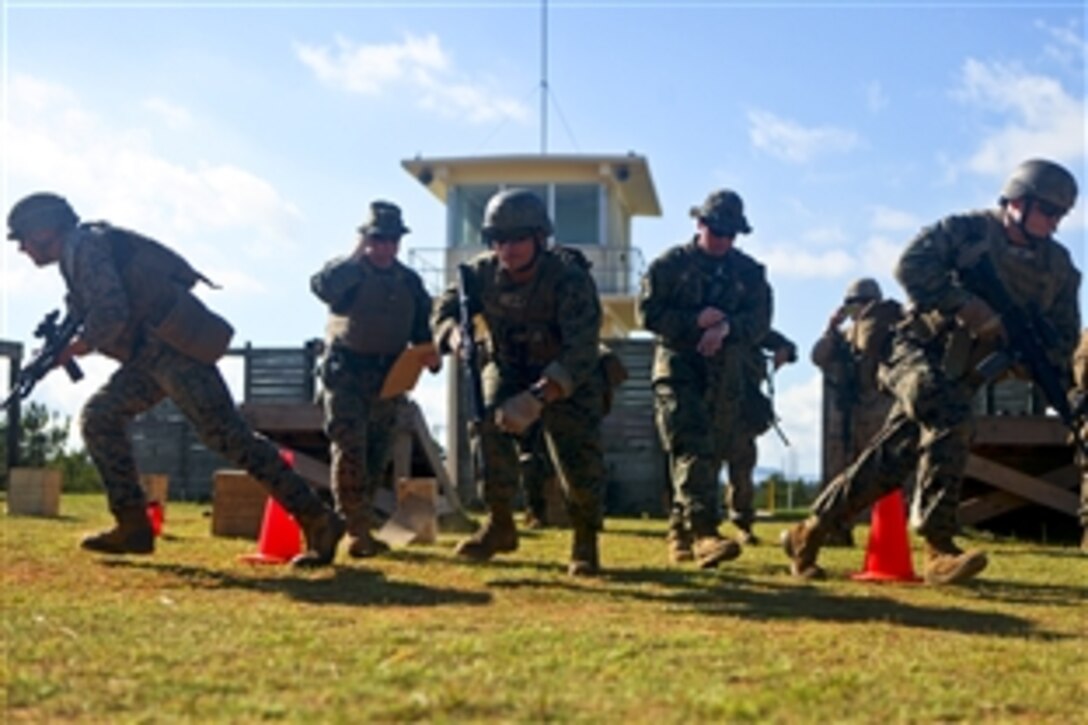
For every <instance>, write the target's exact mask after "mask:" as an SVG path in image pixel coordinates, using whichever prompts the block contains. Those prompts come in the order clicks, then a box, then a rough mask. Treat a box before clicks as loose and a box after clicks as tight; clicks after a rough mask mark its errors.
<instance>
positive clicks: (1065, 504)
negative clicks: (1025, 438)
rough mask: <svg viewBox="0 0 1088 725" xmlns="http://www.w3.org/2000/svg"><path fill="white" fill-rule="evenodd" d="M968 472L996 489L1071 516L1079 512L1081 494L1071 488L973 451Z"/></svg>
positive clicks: (965, 472)
mask: <svg viewBox="0 0 1088 725" xmlns="http://www.w3.org/2000/svg"><path fill="white" fill-rule="evenodd" d="M964 475H967V476H971V477H972V478H977V479H979V480H980V481H985V482H986V483H989V484H991V485H992V486H995V487H996V488H999V489H1001V490H1003V491H1008V492H1009V493H1013V494H1015V495H1017V496H1020V497H1021V498H1024V499H1027V500H1029V501H1032V502H1034V503H1037V504H1041V505H1043V506H1046V507H1048V508H1052V509H1054V510H1055V511H1060V512H1061V513H1064V514H1069V515H1070V516H1076V515H1077V507H1078V505H1079V501H1078V499H1077V496H1075V495H1074V494H1072V493H1070V492H1069V491H1066V490H1064V489H1062V488H1061V487H1060V486H1056V485H1054V484H1052V483H1049V482H1047V481H1045V480H1043V479H1041V478H1036V477H1034V476H1029V475H1028V474H1026V473H1022V472H1020V471H1017V470H1016V469H1015V468H1009V467H1008V466H1004V465H1002V464H1000V463H996V462H994V461H991V460H989V459H986V458H983V457H981V456H977V455H975V454H973V453H972V454H971V455H970V456H968V458H967V469H966V470H965V471H964Z"/></svg>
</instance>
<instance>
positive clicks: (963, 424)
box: [783, 161, 1080, 583]
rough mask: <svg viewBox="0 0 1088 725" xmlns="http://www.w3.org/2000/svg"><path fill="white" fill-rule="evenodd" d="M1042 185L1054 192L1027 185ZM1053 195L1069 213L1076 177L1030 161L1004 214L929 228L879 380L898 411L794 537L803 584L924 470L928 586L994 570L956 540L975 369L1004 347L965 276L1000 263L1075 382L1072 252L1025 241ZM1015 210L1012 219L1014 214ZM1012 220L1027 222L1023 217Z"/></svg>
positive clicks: (792, 548) (912, 252) (1011, 187)
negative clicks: (826, 550)
mask: <svg viewBox="0 0 1088 725" xmlns="http://www.w3.org/2000/svg"><path fill="white" fill-rule="evenodd" d="M1040 168H1042V171H1039V169H1040ZM1040 177H1042V178H1043V180H1044V181H1045V182H1046V185H1045V186H1043V185H1036V186H1035V187H1033V186H1032V185H1031V184H1030V183H1027V182H1024V179H1025V178H1026V179H1027V181H1028V182H1034V181H1037V180H1038V178H1040ZM1040 188H1041V189H1042V190H1039V189H1040ZM1054 188H1056V189H1057V191H1052V189H1054ZM1046 193H1048V194H1050V196H1052V197H1054V198H1055V199H1056V200H1057V201H1055V202H1052V204H1054V205H1055V206H1057V207H1058V213H1059V214H1060V213H1064V212H1063V211H1062V210H1067V209H1068V208H1069V207H1071V206H1072V204H1073V200H1074V199H1075V197H1076V185H1075V182H1074V181H1073V180H1072V176H1071V175H1070V174H1069V173H1068V172H1067V171H1065V170H1064V169H1062V168H1061V167H1058V166H1057V165H1055V164H1051V163H1049V162H1037V161H1031V162H1026V163H1025V164H1022V165H1021V167H1020V168H1018V169H1017V171H1016V172H1015V173H1014V175H1013V177H1012V178H1011V179H1010V181H1009V183H1008V184H1007V185H1006V191H1005V192H1004V193H1003V196H1002V199H1001V201H1002V206H1003V208H1002V209H1000V210H996V211H978V212H971V213H967V214H962V215H954V216H950V217H948V218H946V219H944V220H942V221H940V222H939V223H937V224H936V225H934V226H932V227H929V228H926V229H924V230H923V231H922V232H921V233H920V234H919V235H918V236H917V237H916V238H915V239H914V240H913V241H912V242H911V243H910V244H909V245H908V247H907V248H906V250H905V251H904V253H903V255H902V257H901V258H900V261H899V265H898V268H897V270H896V274H897V277H898V279H899V281H900V283H901V284H902V285H903V287H904V288H905V289H906V291H907V294H908V295H909V297H910V299H911V301H912V303H913V309H912V311H911V314H910V315H909V317H908V319H907V320H906V321H905V322H904V323H903V324H902V325H901V326H900V327H899V328H898V329H897V333H896V336H895V338H894V343H893V348H892V354H891V358H890V361H889V366H888V368H887V369H886V370H885V371H883V372H882V374H881V378H882V380H881V382H882V383H883V384H884V385H885V386H886V387H887V388H888V389H889V390H891V391H892V393H893V394H894V395H895V399H896V400H895V404H894V405H893V407H892V410H891V412H890V413H889V415H888V418H887V420H886V421H885V423H884V426H883V427H882V428H881V430H880V431H879V432H878V433H877V435H876V437H875V438H874V439H873V440H872V441H871V442H870V444H869V445H868V446H867V447H866V449H865V450H864V451H863V452H862V453H861V455H860V456H859V457H858V458H857V460H855V461H854V463H853V464H851V465H850V466H849V467H848V468H847V469H846V470H845V471H844V472H843V473H841V474H840V475H839V476H838V477H836V478H835V480H834V481H833V482H832V483H831V484H830V485H829V486H828V487H827V488H826V489H825V490H824V491H823V493H821V495H820V496H819V497H818V498H817V500H816V501H815V503H814V504H813V506H812V512H813V517H812V518H810V519H809V520H808V521H807V522H805V523H803V524H800V525H798V526H797V527H794V528H793V529H791V530H790V531H787V532H785V533H784V535H783V544H784V547H785V549H786V553H787V555H788V556H789V557H790V558H791V559H792V568H793V571H794V573H795V574H798V575H801V576H818V575H819V574H820V570H819V567H817V566H816V565H815V559H816V555H817V553H818V551H819V545H820V542H821V541H822V538H823V536H824V535H825V533H826V530H827V528H828V527H829V526H830V525H833V524H834V522H839V521H843V520H847V519H849V518H852V517H853V516H854V515H855V514H857V513H858V512H859V511H861V510H863V509H864V508H866V507H867V506H869V505H871V504H872V503H874V502H876V501H877V500H879V499H880V498H882V497H883V496H884V495H886V494H887V493H889V492H891V491H893V490H896V489H898V488H899V487H900V486H902V485H903V482H904V480H905V479H906V477H907V475H908V474H910V473H911V472H912V471H914V470H915V469H916V471H917V477H916V481H915V492H914V496H913V505H912V514H911V525H912V527H913V528H914V529H915V530H916V531H918V532H919V533H920V534H921V535H922V536H923V537H925V539H926V544H927V564H926V579H927V581H929V582H931V583H956V582H959V581H964V580H966V579H969V578H970V577H972V576H974V575H975V574H977V573H978V572H979V571H981V570H982V568H984V567H985V565H986V559H985V555H984V554H983V553H982V552H966V553H965V552H963V551H961V550H960V549H959V548H958V547H956V546H955V544H954V543H953V542H952V537H953V535H954V534H955V533H956V532H957V518H956V514H957V509H958V505H959V499H960V487H961V484H962V481H963V471H964V468H965V466H966V463H967V456H968V453H969V443H970V437H971V425H972V407H971V402H972V398H973V397H974V394H975V391H976V390H977V389H978V388H979V387H980V386H981V385H982V384H983V383H984V380H983V379H981V377H980V375H979V374H978V373H977V371H976V368H977V365H978V363H979V362H980V361H981V360H983V359H984V358H985V357H986V356H987V355H988V354H989V353H991V352H993V351H994V350H995V349H997V348H998V347H999V346H1001V344H1002V343H1001V339H1000V337H999V336H995V325H994V323H995V322H997V321H998V320H999V318H996V316H995V315H994V313H993V312H992V309H991V308H990V306H989V305H987V304H985V302H986V300H987V298H988V291H987V290H986V289H976V288H974V287H973V286H972V283H971V281H970V280H969V279H967V278H965V275H964V272H963V270H968V269H969V268H970V267H971V266H972V265H973V264H975V263H976V260H978V259H979V258H980V257H981V255H987V256H988V257H989V259H990V260H992V262H993V266H994V268H995V270H996V272H997V274H998V276H999V278H1000V280H1001V282H1002V283H1003V285H1004V286H1005V288H1006V289H1007V291H1008V293H1009V295H1010V297H1011V298H1012V299H1013V301H1014V302H1015V303H1017V304H1019V305H1021V306H1023V307H1029V306H1030V307H1032V308H1034V309H1035V310H1037V311H1038V313H1039V314H1040V315H1041V316H1042V317H1043V318H1044V319H1045V320H1046V321H1047V322H1048V323H1049V324H1050V325H1051V326H1052V328H1053V332H1054V335H1053V347H1052V349H1051V350H1049V351H1048V352H1049V353H1050V356H1051V362H1052V363H1053V364H1054V365H1055V367H1056V368H1057V369H1058V370H1061V371H1063V373H1064V376H1065V377H1066V378H1067V379H1069V365H1070V360H1071V359H1072V354H1073V349H1074V347H1075V346H1076V343H1077V336H1078V335H1079V332H1080V311H1079V309H1078V306H1077V295H1078V292H1079V287H1080V273H1079V271H1078V270H1077V269H1076V268H1075V267H1074V266H1073V263H1072V260H1071V258H1070V256H1069V252H1068V251H1067V250H1066V249H1065V247H1063V246H1062V245H1060V244H1059V243H1057V242H1055V241H1054V240H1053V239H1052V238H1050V237H1038V236H1027V232H1026V231H1023V230H1024V229H1025V226H1024V225H1025V224H1026V222H1025V221H1024V219H1025V218H1031V219H1035V218H1036V217H1034V216H1032V215H1033V214H1034V213H1035V212H1033V210H1032V205H1033V204H1038V203H1040V202H1039V201H1038V197H1039V196H1040V195H1043V196H1042V198H1044V199H1046V198H1047V197H1046V196H1045V195H1044V194H1046ZM1012 202H1017V206H1016V207H1015V208H1014V209H1013V210H1009V209H1007V208H1005V205H1006V204H1010V203H1012ZM1058 202H1061V203H1060V205H1059V204H1058ZM1013 211H1016V212H1017V213H1018V214H1022V216H1021V217H1013V216H1012V213H1013ZM1042 213H1043V214H1045V213H1046V212H1045V211H1044V212H1042ZM1018 218H1019V221H1017V219H1018ZM1048 218H1051V219H1053V218H1054V217H1049V215H1048ZM1058 218H1060V216H1059V217H1058ZM1014 224H1015V225H1017V226H1018V228H1019V229H1020V230H1021V234H1023V235H1025V241H1024V242H1023V243H1020V244H1016V243H1013V242H1012V241H1011V238H1010V236H1009V235H1010V234H1011V232H1010V231H1008V228H1007V227H1008V226H1009V225H1014Z"/></svg>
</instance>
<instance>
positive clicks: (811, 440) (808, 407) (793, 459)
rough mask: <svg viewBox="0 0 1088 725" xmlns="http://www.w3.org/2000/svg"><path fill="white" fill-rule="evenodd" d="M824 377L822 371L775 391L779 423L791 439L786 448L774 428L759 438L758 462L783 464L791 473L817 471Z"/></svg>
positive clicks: (782, 466) (781, 465)
mask: <svg viewBox="0 0 1088 725" xmlns="http://www.w3.org/2000/svg"><path fill="white" fill-rule="evenodd" d="M822 404H823V379H822V377H821V375H820V374H819V373H817V374H815V375H812V376H811V377H809V378H808V379H807V380H805V381H804V382H802V383H799V384H797V385H791V386H789V387H786V388H782V389H780V390H777V391H775V401H774V407H775V411H776V412H777V413H778V417H779V418H780V419H781V420H780V421H779V426H780V427H781V428H782V431H783V432H784V433H785V435H786V438H787V439H788V440H789V442H790V446H789V448H786V447H785V446H784V445H783V443H782V440H781V439H780V438H779V437H778V434H777V433H775V432H774V431H773V430H772V431H770V432H768V433H765V434H764V435H763V436H762V437H761V438H760V439H759V464H760V466H762V467H765V468H781V469H783V472H784V473H785V474H786V475H787V476H788V477H792V476H796V475H805V474H811V475H818V474H819V471H820V445H821V444H820V428H821V420H822V417H823V416H822V412H821V406H822Z"/></svg>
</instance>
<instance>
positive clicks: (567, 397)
mask: <svg viewBox="0 0 1088 725" xmlns="http://www.w3.org/2000/svg"><path fill="white" fill-rule="evenodd" d="M551 232H552V225H551V220H550V219H549V218H548V215H547V211H546V209H545V207H544V204H543V202H542V201H541V200H540V199H539V197H537V196H535V195H534V194H532V193H531V192H529V191H527V190H524V189H508V190H505V191H502V192H499V193H498V194H496V195H495V196H493V197H492V198H491V199H490V200H489V201H488V204H487V207H486V209H485V211H484V225H483V238H484V241H485V242H486V243H487V244H488V245H490V246H491V247H492V251H490V252H487V253H484V254H482V255H479V256H477V257H475V258H474V259H472V260H471V261H470V262H469V263H468V264H467V267H468V284H469V289H468V290H467V293H468V296H469V298H470V299H471V300H472V303H473V305H474V306H475V308H476V309H475V310H474V311H475V312H476V313H477V314H479V315H480V316H482V319H483V322H484V324H485V325H486V328H487V331H488V335H487V345H488V348H489V349H488V350H487V355H486V357H487V360H488V362H487V364H486V366H485V367H484V369H483V371H482V383H483V394H484V404H485V407H486V411H487V413H486V420H485V422H484V424H483V425H482V426H481V429H480V430H479V441H480V445H481V455H482V457H483V459H484V461H485V466H484V467H485V470H486V475H485V478H484V480H483V482H482V488H483V490H482V497H483V499H484V502H485V503H486V504H487V507H488V514H489V516H488V520H487V523H486V524H485V526H484V527H483V528H482V529H481V530H480V531H478V532H477V533H476V535H475V536H473V537H471V538H469V539H466V540H464V541H462V542H461V543H460V544H459V545H458V547H457V553H458V554H459V555H460V556H463V557H466V558H470V559H475V560H487V559H490V558H491V557H492V556H494V555H495V554H497V553H500V552H509V551H514V550H516V549H517V546H518V539H517V529H516V527H515V524H514V518H513V512H512V505H513V499H514V496H515V494H516V492H517V486H518V480H519V475H520V470H521V467H520V465H519V460H518V456H519V453H520V452H522V451H524V450H525V445H526V441H525V440H524V439H523V438H522V436H523V435H524V433H525V432H526V431H528V429H529V428H530V426H531V425H532V424H533V423H534V422H536V421H537V420H539V424H540V426H541V428H542V433H543V437H544V442H545V444H546V446H547V450H548V454H549V457H550V459H551V464H552V466H553V467H554V469H555V471H556V473H557V474H558V476H559V481H560V483H561V485H562V488H563V492H564V494H565V496H566V499H567V509H568V511H569V513H570V519H571V525H572V527H573V541H572V546H571V559H570V565H569V567H568V571H569V573H570V574H572V575H576V576H578V575H591V574H596V573H597V572H598V571H599V569H600V561H599V555H598V547H597V534H598V531H599V530H600V528H601V522H602V494H603V487H604V456H603V449H602V445H601V432H600V426H601V418H602V415H603V399H604V396H603V392H602V390H601V385H602V382H601V378H600V376H598V375H597V374H596V371H597V369H598V344H599V337H600V326H601V305H600V300H599V298H598V295H597V288H596V285H595V283H594V281H593V277H592V276H591V275H590V273H589V268H588V267H589V265H588V263H587V262H586V260H585V259H584V257H582V255H581V254H579V253H578V252H575V251H573V250H568V249H564V248H561V247H556V246H553V247H548V246H547V239H548V237H549V236H550V235H551ZM458 322H459V306H458V289H457V286H456V285H452V286H451V287H450V288H449V289H447V290H446V292H445V293H444V294H443V295H442V296H441V297H440V298H439V299H438V301H437V303H436V305H435V310H434V315H433V317H432V327H433V329H434V335H435V340H436V341H437V342H438V344H439V349H440V350H442V351H443V352H449V351H453V350H458V349H459V348H460V328H459V327H458ZM526 452H528V451H526Z"/></svg>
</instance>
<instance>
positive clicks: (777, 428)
mask: <svg viewBox="0 0 1088 725" xmlns="http://www.w3.org/2000/svg"><path fill="white" fill-rule="evenodd" d="M774 357H775V356H774V354H771V355H764V357H763V376H764V378H765V379H766V380H767V397H768V398H769V399H770V401H771V427H772V428H774V432H775V433H777V434H778V437H779V438H781V439H782V445H784V446H786V447H787V448H789V447H790V439H789V438H787V437H786V432H785V431H784V430H782V426H781V425H779V424H780V423H781V422H782V419H781V418H779V417H778V411H777V410H776V408H775V404H774V374H775V372H776V371H777V369H778V368H776V367H775V360H774ZM786 362H789V363H793V362H797V352H796V351H793V352H792V354H791V355H790V356H789V357H788V358H787V359H786Z"/></svg>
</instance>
